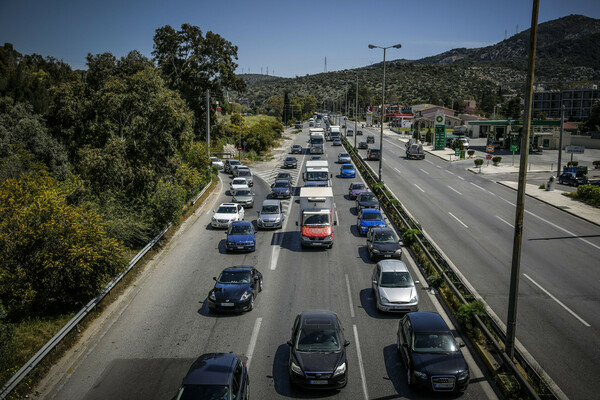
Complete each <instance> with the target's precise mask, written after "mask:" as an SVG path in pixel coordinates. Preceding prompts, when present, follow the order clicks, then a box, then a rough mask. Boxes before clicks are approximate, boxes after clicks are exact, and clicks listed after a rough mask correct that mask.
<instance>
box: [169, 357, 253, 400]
mask: <svg viewBox="0 0 600 400" xmlns="http://www.w3.org/2000/svg"><path fill="white" fill-rule="evenodd" d="M248 383H249V379H248V370H247V368H246V364H245V363H243V362H242V360H240V358H239V357H238V356H236V355H235V354H233V353H208V354H203V355H201V356H200V357H199V358H198V359H197V360H196V361H194V363H193V364H192V366H191V367H190V369H189V371H188V373H187V375H186V376H185V378H183V383H182V384H181V387H180V388H179V393H177V396H176V398H177V399H178V400H191V399H219V400H221V399H226V400H230V399H247V398H248Z"/></svg>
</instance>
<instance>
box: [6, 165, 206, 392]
mask: <svg viewBox="0 0 600 400" xmlns="http://www.w3.org/2000/svg"><path fill="white" fill-rule="evenodd" d="M211 184H212V176H211V178H210V181H209V182H208V183H207V184H206V186H205V187H204V188H203V189H202V191H201V192H200V193H199V194H198V195H197V196H196V197H195V198H194V199H193V200H192V204H195V203H196V202H197V201H198V199H199V198H200V197H201V196H202V195H203V194H204V193H205V192H206V191H207V190H208V188H209V187H210V185H211ZM169 228H171V224H170V223H169V225H167V227H166V228H165V229H163V230H162V232H160V233H159V234H158V235H156V237H154V239H152V241H150V243H148V244H147V245H146V246H145V247H144V248H143V249H142V250H140V252H138V253H137V254H136V255H135V257H133V259H131V261H130V262H129V264H127V268H125V270H123V271H122V272H121V273H120V274H119V275H117V276H116V277H115V278H114V279H113V280H112V281H110V282H109V283H108V284H107V285H106V286H105V287H104V288H103V289H102V291H100V293H98V295H97V296H96V297H94V298H93V299H92V300H91V301H90V302H89V303H87V304H86V305H85V306H84V307H83V308H82V309H81V310H80V311H79V312H78V313H77V314H75V316H74V317H73V318H71V320H70V321H69V322H67V323H66V325H65V326H63V327H62V328H61V329H60V331H58V333H57V334H56V335H54V336H53V337H52V338H51V339H50V340H48V342H46V344H45V345H44V346H43V347H42V348H41V349H40V350H39V351H38V352H37V353H35V355H34V356H33V357H31V358H30V359H29V361H27V363H25V365H23V366H22V367H21V369H19V370H18V371H17V373H15V374H14V375H13V376H12V377H11V378H10V379H9V380H8V381H7V382H6V384H4V386H2V389H0V399H4V398H5V397H6V396H8V395H9V394H10V392H11V391H12V390H13V389H14V388H15V387H17V385H18V384H19V383H21V381H22V380H23V379H24V378H25V377H26V376H27V375H28V374H29V373H30V372H31V371H32V370H33V369H34V368H35V367H36V366H37V365H38V364H39V363H40V362H41V361H42V360H43V359H44V358H45V357H46V356H47V355H48V353H49V352H50V351H51V350H52V349H54V348H56V346H58V344H59V343H60V342H61V341H62V340H63V339H64V338H65V337H66V336H67V335H68V334H69V333H70V332H71V331H72V330H73V329H74V328H75V327H77V325H78V324H79V323H80V322H81V321H82V320H83V319H84V318H85V317H86V316H87V315H88V314H89V313H90V312H91V311H92V310H94V309H96V307H97V306H98V304H100V302H101V301H102V300H103V299H104V298H105V297H106V295H108V294H110V292H111V291H112V289H113V288H114V287H115V286H116V285H117V284H118V283H119V282H120V281H121V280H122V279H123V278H124V277H125V275H127V274H128V273H129V271H131V269H132V268H133V267H134V266H135V264H137V262H138V261H139V260H141V259H142V257H144V256H145V255H146V253H147V252H148V251H150V249H151V248H152V247H154V245H155V244H156V243H157V242H158V241H159V240H160V239H161V238H162V237H163V236H164V235H165V233H167V231H168V230H169Z"/></svg>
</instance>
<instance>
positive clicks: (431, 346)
mask: <svg viewBox="0 0 600 400" xmlns="http://www.w3.org/2000/svg"><path fill="white" fill-rule="evenodd" d="M412 346H413V347H412V348H413V350H414V351H416V352H418V353H448V352H455V351H458V349H457V347H456V341H455V340H454V336H452V334H450V333H417V334H416V335H415V336H414V340H413V343H412Z"/></svg>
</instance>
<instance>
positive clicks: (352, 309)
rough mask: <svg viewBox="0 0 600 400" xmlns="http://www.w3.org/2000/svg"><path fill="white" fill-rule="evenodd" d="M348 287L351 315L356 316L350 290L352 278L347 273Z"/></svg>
mask: <svg viewBox="0 0 600 400" xmlns="http://www.w3.org/2000/svg"><path fill="white" fill-rule="evenodd" d="M346 288H348V301H349V302H350V316H351V317H352V318H354V304H353V303H352V292H351V291H350V279H348V274H346Z"/></svg>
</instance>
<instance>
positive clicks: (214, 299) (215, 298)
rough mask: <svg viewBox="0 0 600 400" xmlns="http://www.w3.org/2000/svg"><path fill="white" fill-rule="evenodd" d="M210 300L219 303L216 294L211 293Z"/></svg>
mask: <svg viewBox="0 0 600 400" xmlns="http://www.w3.org/2000/svg"><path fill="white" fill-rule="evenodd" d="M208 298H209V299H211V300H212V301H217V296H215V292H211V293H210V296H208Z"/></svg>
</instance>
